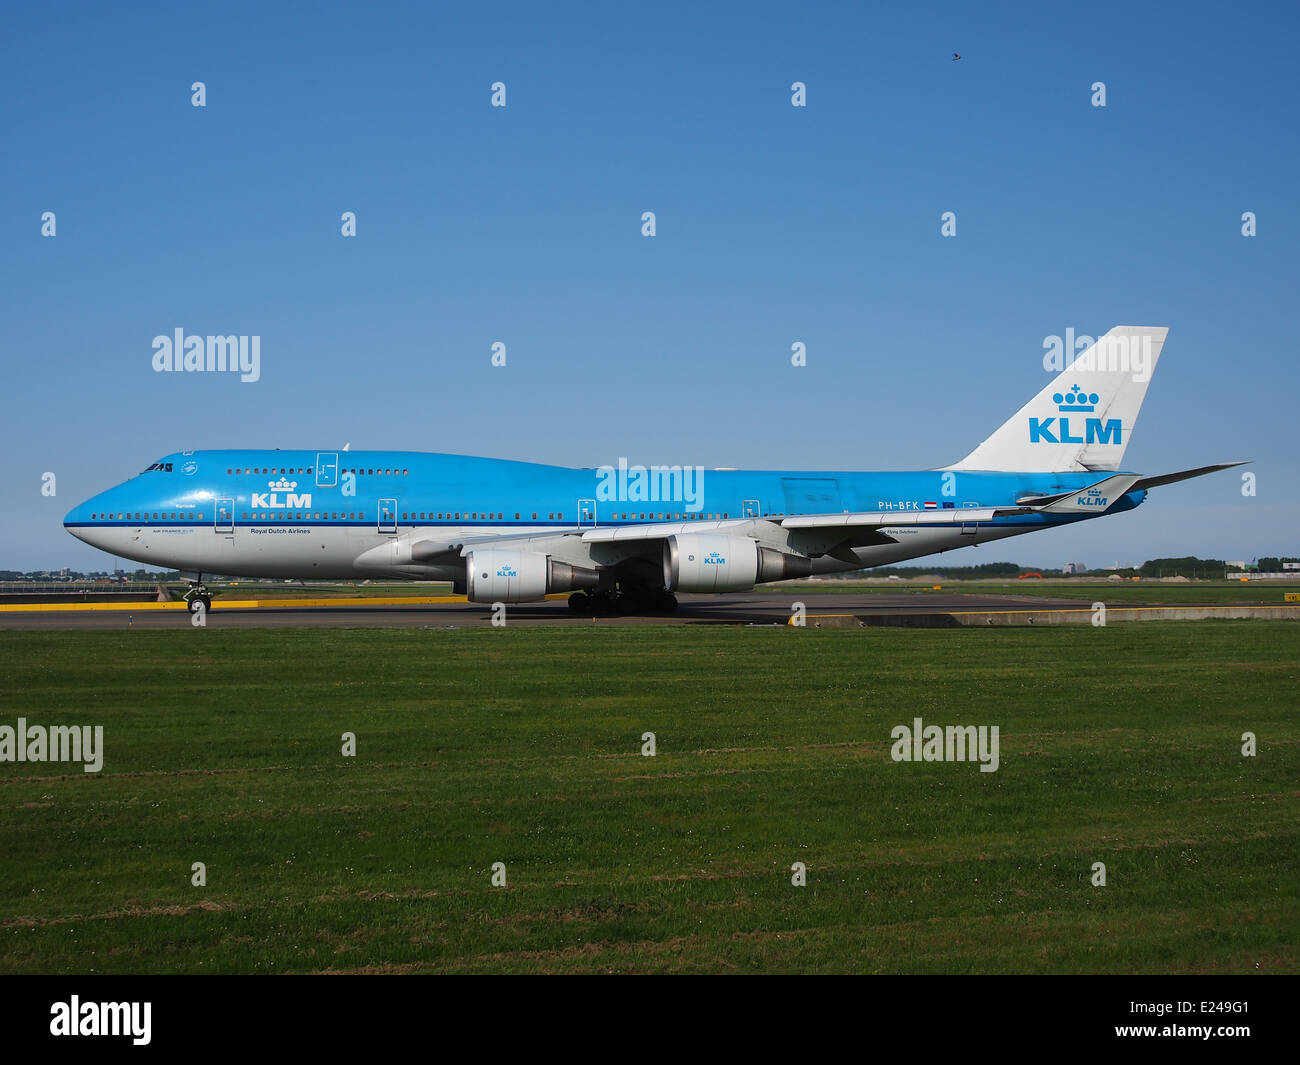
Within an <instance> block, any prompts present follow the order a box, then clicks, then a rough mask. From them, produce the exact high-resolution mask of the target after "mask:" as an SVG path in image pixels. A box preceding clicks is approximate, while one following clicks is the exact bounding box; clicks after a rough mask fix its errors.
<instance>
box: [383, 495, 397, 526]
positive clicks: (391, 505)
mask: <svg viewBox="0 0 1300 1065" xmlns="http://www.w3.org/2000/svg"><path fill="white" fill-rule="evenodd" d="M379 531H380V532H381V533H395V532H397V500H396V499H381V500H380V501H379Z"/></svg>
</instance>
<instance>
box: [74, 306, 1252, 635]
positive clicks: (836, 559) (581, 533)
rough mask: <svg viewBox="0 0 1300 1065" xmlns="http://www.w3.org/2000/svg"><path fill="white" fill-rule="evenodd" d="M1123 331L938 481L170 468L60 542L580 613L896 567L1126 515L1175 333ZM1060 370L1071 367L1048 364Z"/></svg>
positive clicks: (169, 463)
mask: <svg viewBox="0 0 1300 1065" xmlns="http://www.w3.org/2000/svg"><path fill="white" fill-rule="evenodd" d="M1168 332H1169V331H1168V329H1167V328H1165V327H1146V326H1116V327H1115V328H1114V329H1112V330H1110V332H1108V333H1107V334H1106V335H1105V336H1104V337H1101V338H1099V339H1098V340H1096V341H1095V342H1094V343H1093V344H1092V346H1090V347H1088V348H1087V349H1086V350H1084V351H1083V352H1082V353H1080V354H1078V356H1077V357H1076V358H1074V359H1073V361H1071V362H1070V364H1069V365H1068V366H1065V367H1064V369H1063V370H1062V372H1061V373H1060V374H1059V375H1058V376H1057V377H1056V378H1055V379H1054V380H1053V381H1052V382H1051V383H1050V384H1049V385H1047V386H1046V387H1045V388H1043V390H1042V391H1041V392H1039V393H1038V395H1036V396H1035V397H1034V398H1033V399H1031V400H1030V401H1029V402H1028V403H1026V404H1025V405H1024V406H1023V407H1021V408H1020V410H1018V411H1017V412H1016V413H1015V414H1014V415H1012V417H1011V418H1010V419H1008V420H1007V421H1006V422H1005V423H1004V424H1003V425H1002V426H1001V427H999V428H998V429H997V430H996V431H995V432H994V433H993V434H992V435H991V436H989V437H988V438H987V439H986V440H984V441H983V442H982V443H981V444H980V445H979V446H978V447H976V448H975V449H974V450H973V451H971V453H970V454H969V455H967V456H966V457H965V458H963V459H961V460H960V461H959V462H955V463H953V464H952V465H950V466H944V467H940V468H939V469H933V470H921V471H910V472H909V471H902V472H883V473H869V472H863V473H852V472H837V471H797V472H781V471H767V470H716V469H715V470H707V471H706V470H704V469H702V468H700V467H690V466H686V467H681V466H651V467H643V466H631V467H629V466H627V464H626V462H625V460H620V461H619V464H618V466H617V467H614V466H612V465H607V466H601V467H595V468H580V469H578V468H568V467H560V466H547V465H540V464H537V463H530V462H514V461H507V460H503V459H491V458H474V457H470V456H464V455H452V454H436V453H428V452H414V451H355V452H354V451H347V450H344V451H281V450H279V449H276V450H227V451H180V452H176V453H173V454H170V455H167V456H165V457H164V458H162V459H160V460H158V461H157V462H154V463H152V464H151V465H150V466H149V467H148V468H147V469H146V470H144V471H143V472H142V473H140V474H138V475H137V476H135V477H133V478H131V479H129V480H127V481H126V482H124V483H122V484H119V485H117V486H116V487H114V488H110V489H108V490H107V491H106V492H102V493H100V494H99V495H96V496H94V497H92V498H91V499H88V500H86V502H84V503H82V504H80V505H79V506H77V507H74V508H73V509H72V511H71V512H70V513H69V514H68V515H67V517H66V519H65V520H64V523H63V524H64V527H65V528H66V529H67V530H68V531H69V532H70V533H71V534H72V535H73V536H75V537H77V538H78V539H79V540H83V541H85V542H86V543H88V544H91V545H93V546H95V547H98V548H100V549H101V550H104V551H107V552H110V553H112V554H113V555H116V556H120V557H123V558H128V559H132V560H133V561H136V562H141V563H145V564H148V565H153V566H159V567H163V568H167V569H175V570H178V571H180V573H181V575H182V576H183V577H184V578H186V579H187V580H188V581H189V590H188V591H187V592H186V595H185V598H186V601H187V603H188V605H189V609H190V610H191V611H193V612H197V611H200V610H206V609H207V608H209V607H210V606H211V595H210V592H209V590H208V588H207V586H206V584H205V583H204V576H205V575H208V576H211V575H213V574H223V575H227V576H240V577H274V578H284V579H293V578H300V579H301V578H310V579H332V580H354V579H357V578H386V579H391V578H399V579H401V578H405V579H412V580H450V581H451V582H452V585H453V589H454V590H455V592H456V593H457V594H460V595H464V596H466V597H467V598H468V599H469V600H470V601H471V602H475V603H498V602H502V603H518V602H527V601H533V600H538V599H543V598H544V597H546V596H547V595H555V594H563V593H565V592H568V593H570V594H569V599H568V602H569V607H570V609H572V610H573V611H574V612H575V613H578V614H582V615H595V614H601V615H604V614H613V613H653V612H671V611H673V610H675V609H676V606H677V599H676V594H675V593H679V592H681V593H700V592H704V593H709V592H712V593H721V592H735V591H748V590H750V589H752V588H753V587H754V586H755V585H757V584H763V583H767V582H771V581H780V580H788V579H790V578H799V577H808V576H813V575H819V574H828V573H837V572H845V571H849V570H858V569H864V568H869V567H873V566H881V565H888V564H892V563H896V562H900V561H903V560H906V559H912V558H920V557H922V556H925V555H931V554H935V553H937V552H942V551H950V550H953V549H956V548H961V547H969V546H974V545H977V544H986V543H991V542H993V541H995V540H1001V539H1004V538H1006V537H1009V536H1019V535H1022V534H1024V533H1029V532H1036V531H1038V530H1042V529H1051V528H1057V527H1059V526H1062V525H1068V524H1071V523H1074V522H1078V521H1086V520H1088V519H1090V518H1097V517H1101V516H1102V515H1111V514H1120V513H1124V512H1126V511H1130V510H1132V509H1134V508H1135V507H1137V506H1138V505H1139V504H1141V503H1142V502H1143V500H1145V498H1146V495H1147V491H1148V490H1149V489H1151V488H1154V487H1157V486H1161V485H1166V484H1172V483H1174V482H1176V481H1182V480H1186V479H1188V478H1191V477H1199V476H1201V475H1203V474H1207V473H1212V472H1214V471H1216V470H1223V469H1228V468H1230V467H1232V466H1237V465H1241V463H1239V462H1227V463H1219V464H1217V465H1211V466H1201V467H1197V468H1195V469H1188V470H1181V471H1179V472H1176V473H1168V474H1162V475H1158V476H1144V475H1142V474H1139V473H1132V472H1125V471H1123V470H1122V469H1121V463H1122V461H1123V457H1124V452H1125V450H1126V448H1127V447H1128V443H1129V440H1130V439H1131V437H1132V434H1133V428H1134V424H1135V422H1136V420H1137V416H1138V412H1139V410H1140V409H1141V406H1142V401H1143V399H1144V397H1145V395H1146V390H1147V385H1148V383H1149V382H1150V379H1151V371H1153V370H1154V369H1155V365H1156V362H1157V361H1158V359H1159V357H1160V353H1161V351H1162V350H1163V346H1164V342H1165V338H1166V336H1167V335H1168ZM1062 362H1064V359H1062Z"/></svg>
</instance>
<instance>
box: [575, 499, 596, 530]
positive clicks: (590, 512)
mask: <svg viewBox="0 0 1300 1065" xmlns="http://www.w3.org/2000/svg"><path fill="white" fill-rule="evenodd" d="M595 527H596V501H595V500H594V499H579V500H578V528H580V529H594V528H595Z"/></svg>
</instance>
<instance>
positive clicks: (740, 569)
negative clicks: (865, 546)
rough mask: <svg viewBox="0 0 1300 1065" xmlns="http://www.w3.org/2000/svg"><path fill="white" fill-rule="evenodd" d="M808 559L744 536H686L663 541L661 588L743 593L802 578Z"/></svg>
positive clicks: (807, 570)
mask: <svg viewBox="0 0 1300 1065" xmlns="http://www.w3.org/2000/svg"><path fill="white" fill-rule="evenodd" d="M810 573H812V559H809V558H804V557H803V556H802V555H788V554H786V553H785V552H783V551H775V550H773V549H772V548H770V547H761V546H759V544H757V543H756V542H755V541H753V540H751V539H749V537H747V536H726V535H719V534H714V535H709V534H707V533H701V534H694V533H688V534H686V535H685V536H670V537H668V539H667V540H665V541H664V587H665V588H667V589H668V590H669V591H674V592H747V591H749V590H750V589H751V588H753V587H754V585H755V584H762V583H763V582H765V581H783V580H787V579H789V578H791V577H806V576H808V574H810Z"/></svg>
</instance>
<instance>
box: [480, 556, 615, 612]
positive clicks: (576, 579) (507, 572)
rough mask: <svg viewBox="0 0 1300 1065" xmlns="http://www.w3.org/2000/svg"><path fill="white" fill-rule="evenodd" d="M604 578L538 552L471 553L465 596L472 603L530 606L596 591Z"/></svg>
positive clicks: (589, 570) (593, 571) (590, 570)
mask: <svg viewBox="0 0 1300 1065" xmlns="http://www.w3.org/2000/svg"><path fill="white" fill-rule="evenodd" d="M599 583H600V574H599V573H597V572H596V571H595V570H594V569H581V568H580V567H578V566H571V565H569V563H567V562H557V561H555V559H553V558H551V557H550V555H543V554H541V553H540V552H538V551H493V550H487V551H484V550H479V551H471V552H470V553H469V554H468V555H466V556H465V594H466V596H467V597H468V598H469V601H470V602H471V603H526V602H528V601H529V600H530V599H541V598H542V597H543V596H545V595H546V594H547V593H548V592H569V591H573V590H574V589H575V588H595V587H596V585H598V584H599Z"/></svg>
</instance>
